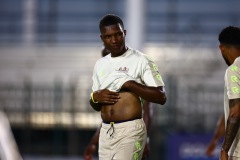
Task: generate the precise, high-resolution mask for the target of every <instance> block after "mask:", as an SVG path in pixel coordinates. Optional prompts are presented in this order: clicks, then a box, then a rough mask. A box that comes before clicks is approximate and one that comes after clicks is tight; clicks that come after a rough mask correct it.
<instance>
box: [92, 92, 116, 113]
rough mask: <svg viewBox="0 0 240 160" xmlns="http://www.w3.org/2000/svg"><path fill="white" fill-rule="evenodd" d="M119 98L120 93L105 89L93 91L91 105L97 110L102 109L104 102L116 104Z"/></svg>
mask: <svg viewBox="0 0 240 160" xmlns="http://www.w3.org/2000/svg"><path fill="white" fill-rule="evenodd" d="M118 99H119V93H117V92H112V91H109V90H108V89H103V90H99V91H95V92H93V93H91V98H90V100H89V103H90V105H91V106H92V108H93V109H94V110H96V111H100V110H101V106H102V104H114V103H116V102H117V101H118Z"/></svg>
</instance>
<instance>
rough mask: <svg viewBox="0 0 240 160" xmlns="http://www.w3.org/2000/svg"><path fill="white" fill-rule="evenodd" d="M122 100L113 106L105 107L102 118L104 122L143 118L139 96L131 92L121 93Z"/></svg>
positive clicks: (102, 110) (103, 107)
mask: <svg viewBox="0 0 240 160" xmlns="http://www.w3.org/2000/svg"><path fill="white" fill-rule="evenodd" d="M119 96H120V99H119V100H118V102H117V103H115V104H113V105H103V106H102V108H101V117H102V120H103V121H107V122H110V121H123V120H130V119H137V118H142V107H141V102H140V99H139V97H138V96H136V95H135V94H133V93H131V92H120V93H119Z"/></svg>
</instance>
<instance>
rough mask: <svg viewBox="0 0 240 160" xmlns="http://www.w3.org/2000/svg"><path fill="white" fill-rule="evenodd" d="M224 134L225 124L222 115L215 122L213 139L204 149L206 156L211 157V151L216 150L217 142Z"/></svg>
mask: <svg viewBox="0 0 240 160" xmlns="http://www.w3.org/2000/svg"><path fill="white" fill-rule="evenodd" d="M224 133H225V123H224V115H222V116H221V117H220V118H219V120H218V122H217V125H216V129H215V131H214V135H213V138H212V140H211V142H210V143H209V145H208V147H207V149H206V155H207V156H212V154H213V151H214V149H215V148H216V145H217V144H218V141H219V140H220V138H221V137H222V136H223V135H224Z"/></svg>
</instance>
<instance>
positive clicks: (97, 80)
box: [92, 63, 100, 92]
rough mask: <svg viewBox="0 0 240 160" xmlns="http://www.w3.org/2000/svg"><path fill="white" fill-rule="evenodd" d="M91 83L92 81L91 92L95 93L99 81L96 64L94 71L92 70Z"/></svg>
mask: <svg viewBox="0 0 240 160" xmlns="http://www.w3.org/2000/svg"><path fill="white" fill-rule="evenodd" d="M92 81H93V85H92V91H93V92H95V91H97V90H99V86H100V84H99V79H98V76H97V63H96V64H95V66H94V69H93V76H92Z"/></svg>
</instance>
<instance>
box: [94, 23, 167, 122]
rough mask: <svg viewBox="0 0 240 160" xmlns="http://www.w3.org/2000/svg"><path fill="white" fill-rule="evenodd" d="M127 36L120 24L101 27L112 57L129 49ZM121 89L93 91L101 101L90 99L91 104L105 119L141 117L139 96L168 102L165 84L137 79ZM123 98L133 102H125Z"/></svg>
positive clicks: (103, 38)
mask: <svg viewBox="0 0 240 160" xmlns="http://www.w3.org/2000/svg"><path fill="white" fill-rule="evenodd" d="M125 36H126V30H124V29H123V28H122V26H121V25H120V24H115V25H110V26H104V27H102V28H101V36H100V37H101V39H102V41H103V43H104V45H105V47H106V48H107V49H108V50H109V51H110V52H111V56H112V57H118V56H121V55H122V54H124V53H125V52H126V51H127V47H126V45H125ZM121 91H127V92H121ZM121 91H120V92H119V93H117V92H112V91H109V90H108V89H103V90H99V91H96V92H94V93H93V98H94V100H95V101H98V102H99V103H93V101H92V100H91V99H90V104H91V105H92V106H93V108H95V109H97V110H99V111H101V116H102V119H103V120H104V121H117V120H127V119H133V118H139V117H141V113H142V110H141V105H140V103H139V101H138V99H139V98H138V97H141V98H143V99H145V100H147V101H150V102H154V103H159V104H162V105H163V104H164V103H165V102H166V95H165V89H164V87H163V86H159V87H149V86H145V85H142V84H140V83H137V82H135V81H127V82H125V83H124V84H123V86H122V88H121ZM122 100H127V101H132V102H127V101H124V102H123V101H122ZM125 103H126V104H125ZM123 106H128V107H123ZM120 113H126V114H120ZM118 115H121V116H118Z"/></svg>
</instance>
